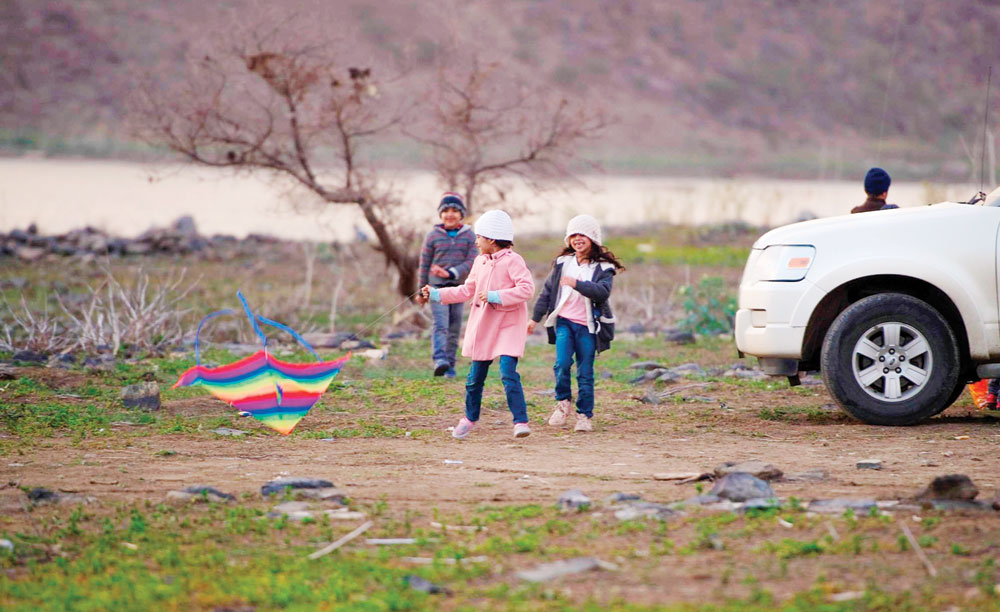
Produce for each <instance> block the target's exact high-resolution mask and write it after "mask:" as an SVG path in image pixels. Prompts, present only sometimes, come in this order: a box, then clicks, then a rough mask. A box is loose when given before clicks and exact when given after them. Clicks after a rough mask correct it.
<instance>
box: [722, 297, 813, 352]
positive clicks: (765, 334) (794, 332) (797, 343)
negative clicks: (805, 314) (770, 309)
mask: <svg viewBox="0 0 1000 612" xmlns="http://www.w3.org/2000/svg"><path fill="white" fill-rule="evenodd" d="M751 317H752V314H751V311H750V309H747V308H741V309H739V310H738V311H736V324H735V327H736V348H738V349H739V350H741V351H743V352H744V353H746V354H747V355H753V356H755V357H779V358H783V359H801V358H802V340H803V338H804V337H805V333H806V328H805V327H792V326H790V325H787V324H785V325H780V324H771V323H768V324H766V325H765V326H764V327H754V326H753V325H752V322H751Z"/></svg>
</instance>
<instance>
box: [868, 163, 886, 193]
mask: <svg viewBox="0 0 1000 612" xmlns="http://www.w3.org/2000/svg"><path fill="white" fill-rule="evenodd" d="M891 182H892V179H890V178H889V173H888V172H886V171H885V170H883V169H881V168H872V169H871V170H869V171H868V174H866V175H865V193H867V194H868V195H881V194H883V193H885V192H887V191H889V183H891Z"/></svg>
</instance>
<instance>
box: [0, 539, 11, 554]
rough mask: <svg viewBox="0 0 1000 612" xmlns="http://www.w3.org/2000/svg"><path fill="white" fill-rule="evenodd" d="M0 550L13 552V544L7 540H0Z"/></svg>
mask: <svg viewBox="0 0 1000 612" xmlns="http://www.w3.org/2000/svg"><path fill="white" fill-rule="evenodd" d="M0 549H2V550H8V551H10V552H14V543H13V542H11V541H10V540H8V539H7V538H0Z"/></svg>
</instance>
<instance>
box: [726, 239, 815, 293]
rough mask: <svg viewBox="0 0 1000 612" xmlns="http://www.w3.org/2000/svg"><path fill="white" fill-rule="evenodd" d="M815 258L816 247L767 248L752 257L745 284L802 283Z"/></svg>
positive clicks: (779, 246) (787, 245)
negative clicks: (769, 282)
mask: <svg viewBox="0 0 1000 612" xmlns="http://www.w3.org/2000/svg"><path fill="white" fill-rule="evenodd" d="M815 258H816V247H813V246H809V245H789V244H776V245H772V246H769V247H765V248H764V249H763V250H762V251H758V252H755V253H754V254H752V255H751V256H750V259H749V260H748V261H747V269H746V272H745V273H744V276H743V282H744V283H748V284H752V283H756V282H760V281H765V282H766V281H778V282H795V281H800V280H802V279H803V278H805V277H806V274H807V273H808V272H809V268H810V267H811V266H812V263H813V260H814V259H815Z"/></svg>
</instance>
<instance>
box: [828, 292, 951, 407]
mask: <svg viewBox="0 0 1000 612" xmlns="http://www.w3.org/2000/svg"><path fill="white" fill-rule="evenodd" d="M821 364H822V370H823V380H824V381H825V382H826V386H827V388H828V389H829V390H830V392H831V393H832V394H833V396H834V398H835V399H836V400H837V403H838V404H840V406H841V407H842V408H843V409H844V410H846V411H847V412H849V413H850V414H852V415H853V416H854V417H856V418H858V419H860V420H862V421H864V422H866V423H872V424H874V425H912V424H913V423H917V422H920V421H922V420H924V419H926V418H928V417H930V416H933V415H935V414H937V413H939V412H941V411H942V410H944V409H945V408H947V407H948V404H949V403H951V401H953V400H952V397H953V395H954V391H955V389H956V388H957V385H958V378H959V356H958V342H957V341H956V339H955V334H954V332H953V331H952V329H951V327H950V326H949V325H948V323H947V321H945V319H944V317H942V316H941V314H940V313H939V312H938V311H937V310H935V309H934V308H933V307H932V306H930V305H929V304H927V303H926V302H924V301H922V300H919V299H917V298H914V297H912V296H909V295H904V294H901V293H881V294H878V295H873V296H870V297H867V298H864V299H862V300H859V301H857V302H855V303H854V304H851V305H850V306H848V307H847V309H845V310H844V311H843V312H842V313H840V315H839V316H838V317H837V318H836V319H835V320H834V322H833V324H832V325H831V326H830V329H829V330H828V331H827V333H826V338H825V339H824V340H823V351H822V355H821Z"/></svg>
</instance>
